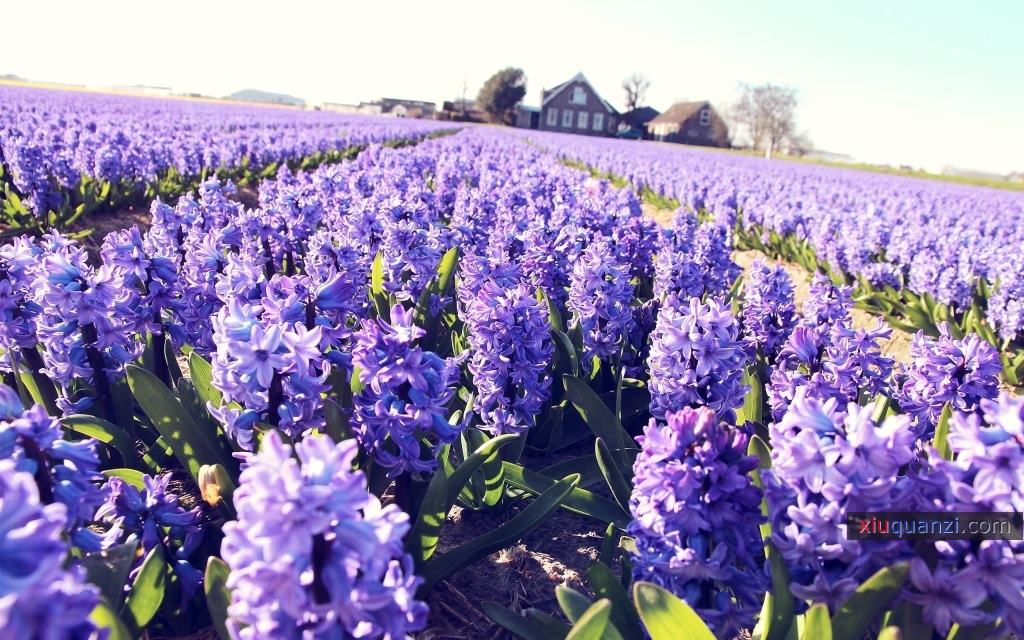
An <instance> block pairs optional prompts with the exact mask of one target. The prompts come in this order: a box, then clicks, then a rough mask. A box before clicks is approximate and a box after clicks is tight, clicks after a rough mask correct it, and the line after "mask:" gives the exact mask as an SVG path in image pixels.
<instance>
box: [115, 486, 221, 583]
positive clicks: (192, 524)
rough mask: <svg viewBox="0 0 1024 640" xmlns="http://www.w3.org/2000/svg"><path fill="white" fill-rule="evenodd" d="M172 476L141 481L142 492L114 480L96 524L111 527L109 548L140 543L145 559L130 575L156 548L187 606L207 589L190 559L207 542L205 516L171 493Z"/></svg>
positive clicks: (138, 562) (135, 569)
mask: <svg viewBox="0 0 1024 640" xmlns="http://www.w3.org/2000/svg"><path fill="white" fill-rule="evenodd" d="M171 476H172V474H171V473H165V474H163V475H159V476H148V475H145V476H143V477H142V481H143V485H144V486H143V488H142V489H138V488H136V487H134V486H133V485H131V484H128V483H127V482H125V481H124V480H122V479H121V478H111V479H110V480H108V481H107V484H106V486H105V487H104V489H105V491H106V493H107V496H106V501H105V502H104V503H103V504H102V506H100V508H99V509H98V510H97V512H96V520H97V521H99V522H102V523H104V524H105V525H107V526H108V527H109V530H108V532H107V534H106V538H107V541H108V543H109V544H118V543H122V542H124V541H125V540H126V539H127V538H128V537H129V536H135V537H137V538H138V539H139V541H140V543H141V546H142V550H143V554H142V555H141V556H140V557H139V558H137V559H136V562H135V564H134V566H133V568H132V572H131V575H135V574H136V573H137V572H138V571H139V569H141V567H142V561H143V558H144V557H145V556H146V555H147V554H148V553H149V552H150V551H152V550H153V549H154V548H156V547H157V546H159V547H161V548H162V549H163V552H164V557H165V559H166V560H167V562H168V563H169V564H170V565H171V567H172V568H173V569H174V573H175V574H176V575H177V576H178V579H179V580H181V589H182V602H186V601H188V600H190V599H191V598H192V595H193V594H194V593H195V591H196V589H197V588H199V586H200V585H201V584H202V581H203V574H202V572H201V571H200V570H199V569H197V568H195V567H193V566H192V565H191V564H190V563H189V561H188V559H189V556H191V555H192V553H193V552H194V551H195V550H196V548H197V547H198V546H199V544H200V543H201V542H202V539H203V529H202V510H201V508H200V507H195V508H193V509H185V508H184V507H182V506H181V505H180V504H179V497H178V495H177V494H175V493H173V492H171V491H170V484H171V479H172V478H171Z"/></svg>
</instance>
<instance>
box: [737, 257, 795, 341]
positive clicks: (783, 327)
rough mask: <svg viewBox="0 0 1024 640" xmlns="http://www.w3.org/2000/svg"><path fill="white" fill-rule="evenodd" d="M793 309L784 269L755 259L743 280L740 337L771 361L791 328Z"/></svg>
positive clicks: (791, 293)
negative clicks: (741, 330)
mask: <svg viewBox="0 0 1024 640" xmlns="http://www.w3.org/2000/svg"><path fill="white" fill-rule="evenodd" d="M795 313H796V308H795V306H794V300H793V282H792V280H790V278H789V274H788V273H786V270H785V269H784V268H782V265H775V266H768V264H766V263H765V261H764V260H763V259H760V258H758V259H757V260H755V261H754V263H753V264H752V265H751V266H750V269H749V271H748V273H747V277H746V279H745V281H744V283H743V337H744V339H745V340H746V342H747V343H748V344H749V345H750V347H751V350H753V351H754V352H757V353H760V354H762V355H763V356H764V357H765V358H767V359H768V360H769V361H773V360H774V359H775V356H776V354H778V352H779V350H780V349H781V348H782V345H783V343H784V342H785V341H786V339H787V338H789V334H790V333H791V332H792V331H793V326H794V325H795V324H796V320H795V318H794V314H795Z"/></svg>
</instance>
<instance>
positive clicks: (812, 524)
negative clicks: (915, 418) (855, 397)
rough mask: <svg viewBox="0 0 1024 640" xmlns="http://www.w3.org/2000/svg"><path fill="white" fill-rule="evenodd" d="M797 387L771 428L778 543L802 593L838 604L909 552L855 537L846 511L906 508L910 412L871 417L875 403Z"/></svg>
mask: <svg viewBox="0 0 1024 640" xmlns="http://www.w3.org/2000/svg"><path fill="white" fill-rule="evenodd" d="M806 391H807V390H806V389H804V388H800V389H798V390H797V394H796V398H795V399H794V400H793V402H792V404H790V406H789V409H788V410H787V411H786V413H785V415H784V416H783V417H782V419H781V420H780V421H779V422H777V423H773V424H772V425H770V427H769V435H770V438H771V445H772V451H771V458H772V466H771V470H770V471H767V472H765V474H764V479H765V488H766V493H767V495H768V505H769V513H770V518H771V523H772V531H773V533H772V541H773V543H774V544H775V546H776V548H778V549H779V551H780V552H781V553H782V556H783V557H784V558H785V559H786V561H787V563H788V565H789V568H790V577H791V580H792V582H791V584H790V590H791V591H792V592H793V594H794V595H796V596H797V597H798V598H801V599H803V600H810V601H812V602H824V603H826V604H827V605H828V606H829V608H832V609H834V608H835V607H836V606H837V604H838V603H840V602H842V601H843V600H845V599H846V597H848V596H849V595H850V594H851V593H852V592H853V590H854V589H856V588H857V586H858V585H859V584H860V583H861V582H862V581H863V580H864V579H865V578H867V577H868V576H870V575H871V574H872V573H874V572H875V571H877V570H878V569H880V568H881V567H883V566H885V565H887V564H889V563H891V562H893V561H894V560H895V559H898V558H899V557H902V554H905V553H906V548H905V547H904V546H902V543H901V542H891V541H875V540H853V539H850V537H849V536H848V535H847V531H846V526H847V514H848V513H849V512H856V511H887V510H890V511H893V510H895V511H898V510H900V507H906V502H905V500H906V496H907V490H906V488H907V481H906V479H905V478H903V477H901V476H900V468H901V466H903V465H906V464H908V463H909V462H910V461H911V460H912V459H913V455H914V454H913V447H914V442H915V437H914V433H913V431H912V430H911V428H910V420H909V419H908V418H907V417H906V416H898V417H890V418H887V419H886V420H885V421H884V422H883V423H882V424H876V423H875V422H874V421H873V420H872V419H871V412H872V408H871V407H860V406H858V405H856V404H853V403H851V404H849V405H848V406H847V409H846V411H843V410H842V409H840V407H839V403H838V402H837V400H836V399H835V398H830V399H828V400H824V401H823V400H821V399H819V398H816V397H812V396H809V395H807V394H806Z"/></svg>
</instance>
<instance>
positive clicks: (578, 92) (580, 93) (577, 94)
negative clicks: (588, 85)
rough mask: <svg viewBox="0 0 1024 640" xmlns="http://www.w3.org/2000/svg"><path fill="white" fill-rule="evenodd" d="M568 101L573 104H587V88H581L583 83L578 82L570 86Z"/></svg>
mask: <svg viewBox="0 0 1024 640" xmlns="http://www.w3.org/2000/svg"><path fill="white" fill-rule="evenodd" d="M569 102H571V103H573V104H587V90H586V89H584V88H583V85H581V84H578V85H576V86H575V87H573V88H572V93H571V94H570V95H569Z"/></svg>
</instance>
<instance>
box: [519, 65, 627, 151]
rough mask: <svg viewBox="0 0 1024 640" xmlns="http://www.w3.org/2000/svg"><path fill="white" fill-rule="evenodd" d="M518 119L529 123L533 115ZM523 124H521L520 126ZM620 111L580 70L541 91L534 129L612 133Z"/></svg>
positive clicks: (600, 133)
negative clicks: (558, 83) (550, 87)
mask: <svg viewBox="0 0 1024 640" xmlns="http://www.w3.org/2000/svg"><path fill="white" fill-rule="evenodd" d="M518 120H519V122H524V123H529V122H532V116H530V117H520V118H519V119H518ZM520 126H522V125H520ZM618 126H619V112H618V111H616V110H615V107H613V106H612V105H611V104H609V103H608V101H607V100H605V99H604V98H602V97H601V96H600V94H598V93H597V91H596V90H595V89H594V87H593V86H592V85H591V84H590V82H589V81H588V80H587V79H586V77H584V75H583V74H582V73H577V74H576V75H574V76H573V77H572V78H570V79H569V80H567V81H565V82H563V83H562V84H560V85H558V86H557V87H555V88H553V89H548V90H545V91H543V92H542V94H541V105H540V116H539V118H538V121H537V128H539V129H541V130H544V131H561V132H563V133H579V134H583V135H588V136H614V135H615V133H616V131H618Z"/></svg>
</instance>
